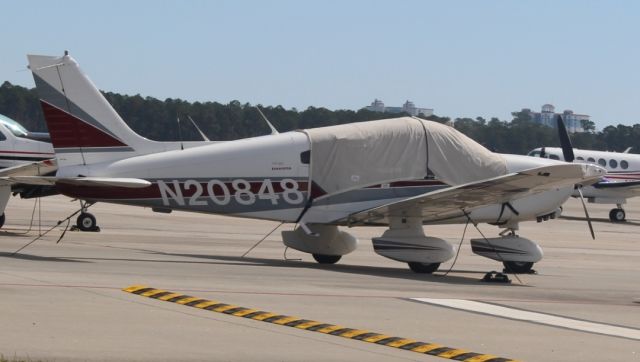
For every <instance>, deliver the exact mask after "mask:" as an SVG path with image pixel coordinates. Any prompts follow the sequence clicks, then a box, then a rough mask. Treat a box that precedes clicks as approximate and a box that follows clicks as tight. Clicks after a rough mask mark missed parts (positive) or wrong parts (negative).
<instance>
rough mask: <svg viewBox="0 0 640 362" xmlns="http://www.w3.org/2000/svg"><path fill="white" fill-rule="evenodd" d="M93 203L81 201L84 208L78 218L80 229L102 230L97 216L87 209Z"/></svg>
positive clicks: (77, 225) (77, 222)
mask: <svg viewBox="0 0 640 362" xmlns="http://www.w3.org/2000/svg"><path fill="white" fill-rule="evenodd" d="M91 205H93V203H88V202H85V201H80V207H81V208H82V211H81V212H80V215H78V218H77V219H76V227H77V228H78V230H80V231H100V227H99V226H98V224H97V221H96V217H95V216H93V214H92V213H90V212H88V211H87V210H88V209H89V207H90V206H91Z"/></svg>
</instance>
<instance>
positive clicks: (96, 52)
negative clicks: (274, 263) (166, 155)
mask: <svg viewBox="0 0 640 362" xmlns="http://www.w3.org/2000/svg"><path fill="white" fill-rule="evenodd" d="M0 10H1V11H0V19H1V21H0V27H1V31H0V46H1V51H0V81H4V80H8V81H10V82H12V83H15V84H20V85H23V86H28V87H33V80H32V78H31V74H30V73H29V72H28V71H24V69H25V66H26V57H25V54H27V53H32V54H47V55H57V54H62V52H63V51H64V50H65V49H68V50H69V51H70V53H71V55H72V56H74V57H75V58H76V60H78V62H79V63H80V65H81V66H82V67H83V69H84V70H85V71H86V72H87V73H88V74H89V76H90V77H91V78H92V79H93V81H94V82H95V83H96V84H97V85H98V87H99V88H100V89H103V90H108V91H114V92H118V93H124V94H137V93H139V94H142V95H143V96H152V97H157V98H160V99H165V98H182V99H186V100H189V101H195V100H199V101H217V102H222V103H227V102H229V101H231V100H234V99H237V100H239V101H241V102H243V103H244V102H250V103H252V104H263V105H278V104H281V105H283V106H285V107H286V108H291V107H296V108H298V109H300V110H301V109H305V108H306V107H308V106H316V107H327V108H330V109H359V108H361V107H363V106H366V105H368V104H369V103H371V102H372V101H373V99H374V98H379V99H382V100H383V101H384V102H385V104H386V105H390V106H393V105H401V104H402V103H403V102H404V101H405V100H407V99H409V100H412V101H414V103H415V104H416V106H419V107H428V108H434V109H435V112H436V114H438V115H443V116H450V117H476V116H483V117H487V118H488V117H492V116H497V117H499V118H501V119H507V120H510V119H511V116H510V112H511V111H516V110H520V109H521V108H532V109H535V110H539V109H540V106H541V105H542V104H544V103H552V104H554V105H555V106H556V110H564V109H572V110H574V111H575V112H576V113H586V114H589V115H591V116H592V120H594V121H595V122H596V126H597V128H598V129H602V128H603V127H604V126H606V125H608V124H618V123H623V124H629V125H630V124H634V123H640V112H639V110H638V108H639V106H640V70H639V68H638V67H639V66H640V2H638V1H604V0H603V1H585V0H576V1H561V0H556V1H542V0H540V1H524V0H520V1H516V0H513V1H493V0H486V1H455V0H448V1H445V0H443V1H437V2H436V1H426V0H422V1H401V0H400V1H399V0H396V1H375V0H367V1H356V0H353V1H348V0H342V1H337V0H322V1H302V0H297V1H293V0H292V1H266V0H262V1H241V0H234V1H188V0H182V1H158V0H154V1H120V0H109V1H87V0H83V1H65V0H59V1H50V0H48V1H10V0H0Z"/></svg>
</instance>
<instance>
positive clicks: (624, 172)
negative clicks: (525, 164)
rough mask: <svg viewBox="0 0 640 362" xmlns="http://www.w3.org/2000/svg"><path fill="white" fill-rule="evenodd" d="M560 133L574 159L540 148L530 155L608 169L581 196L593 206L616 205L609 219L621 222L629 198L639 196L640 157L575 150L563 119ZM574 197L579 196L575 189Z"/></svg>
mask: <svg viewBox="0 0 640 362" xmlns="http://www.w3.org/2000/svg"><path fill="white" fill-rule="evenodd" d="M558 132H559V134H560V140H561V143H563V148H568V149H571V150H573V157H571V158H567V157H565V153H566V152H563V148H558V147H540V148H536V149H534V150H532V151H531V152H529V154H528V155H529V156H533V157H542V158H548V159H552V160H561V161H566V162H576V163H587V164H597V165H599V166H601V167H603V168H605V169H606V170H607V175H606V176H605V177H604V178H603V179H602V180H600V181H598V182H596V183H594V184H592V185H589V186H584V187H582V195H583V196H584V197H585V198H587V200H588V201H589V202H591V203H597V204H615V205H616V206H617V208H614V209H611V211H609V219H610V220H611V221H614V222H622V221H625V219H626V212H625V211H624V208H623V207H622V205H624V204H625V203H626V202H627V199H628V198H630V197H636V196H640V155H637V154H631V153H626V152H625V153H622V152H605V151H595V150H581V149H577V148H573V147H572V145H571V141H570V139H569V136H568V134H567V133H566V128H565V126H564V121H563V120H562V118H561V117H560V118H558ZM573 196H574V197H579V194H578V192H577V190H576V192H574V194H573Z"/></svg>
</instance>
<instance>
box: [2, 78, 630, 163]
mask: <svg viewBox="0 0 640 362" xmlns="http://www.w3.org/2000/svg"><path fill="white" fill-rule="evenodd" d="M103 94H104V96H105V98H106V99H107V100H108V101H109V102H110V103H111V104H112V105H113V107H114V108H115V109H116V111H117V112H118V113H119V114H120V116H121V117H122V119H124V120H125V122H127V124H128V125H129V126H130V127H131V129H133V130H134V131H135V132H137V133H139V134H140V135H142V136H144V137H147V138H149V139H153V140H158V141H174V140H180V139H182V140H185V141H187V140H192V141H197V140H201V137H200V135H199V133H198V132H197V130H196V129H195V127H194V126H193V125H192V124H191V121H189V120H188V117H189V116H190V117H191V118H192V119H193V120H194V121H195V122H196V123H197V125H198V127H199V128H200V129H201V130H202V131H203V132H204V133H205V134H206V135H207V136H208V137H209V138H210V139H211V140H233V139H239V138H245V137H253V136H259V135H265V134H269V133H270V130H269V128H268V127H267V125H266V124H265V122H264V120H263V119H262V117H261V116H260V113H259V112H258V111H257V109H256V107H255V106H253V105H251V104H249V103H244V104H243V103H241V102H240V101H237V100H236V101H231V102H229V103H228V104H221V103H218V102H193V103H191V102H187V101H184V100H181V99H173V98H167V99H165V100H164V101H161V100H159V99H156V98H153V97H143V96H141V95H139V94H137V95H134V96H129V95H121V94H117V93H112V92H104V93H103ZM258 107H260V109H261V110H262V112H263V113H264V114H265V116H266V117H267V118H268V119H269V120H270V121H271V123H273V125H274V126H275V127H276V128H277V129H278V131H280V132H285V131H290V130H294V129H302V128H314V127H324V126H332V125H336V124H343V123H351V122H363V121H370V120H376V119H383V118H392V117H398V116H402V115H406V114H400V115H399V114H388V113H379V112H372V111H368V110H366V109H360V110H358V111H351V110H336V111H331V110H329V109H326V108H323V107H309V108H307V109H305V110H303V111H298V110H296V109H295V108H293V109H285V108H284V107H282V106H262V105H258ZM0 114H4V115H6V116H8V117H11V118H13V119H15V120H17V121H19V122H20V123H22V124H23V125H24V126H25V127H26V128H27V129H29V130H31V131H39V132H46V130H47V128H46V124H45V122H44V118H43V115H42V110H41V108H40V104H39V100H38V96H37V94H36V91H35V89H27V88H24V87H20V86H16V85H12V84H11V83H9V82H4V83H3V84H2V85H1V86H0ZM512 116H513V119H512V120H511V121H510V122H507V121H503V120H500V119H498V118H495V117H494V118H491V119H490V120H488V121H487V120H486V119H484V118H482V117H476V118H475V119H472V118H457V119H455V120H454V121H453V122H451V118H449V117H440V116H436V115H432V116H429V117H424V115H421V117H422V118H425V119H429V120H432V121H435V122H439V123H443V124H449V125H453V126H454V127H455V128H456V129H457V130H459V131H461V132H462V133H464V134H466V135H467V136H469V137H471V138H473V139H474V140H476V141H478V142H479V143H481V144H482V145H484V146H485V147H487V148H488V149H490V150H492V151H496V152H502V153H516V154H525V153H527V152H529V151H530V150H532V149H533V148H536V147H540V146H557V145H558V135H557V133H556V130H555V129H553V128H549V127H545V126H542V125H540V124H537V123H533V122H531V118H530V116H529V115H528V114H527V113H523V112H514V113H512ZM178 118H180V120H181V121H180V123H178V121H177V119H178ZM583 126H584V127H585V129H587V130H588V131H589V132H584V133H576V134H573V135H571V138H572V142H573V144H574V146H575V147H578V148H583V149H597V150H609V151H623V150H624V149H626V148H627V147H633V149H632V152H640V124H636V125H633V126H625V125H618V126H608V127H606V128H605V129H603V130H602V131H601V132H595V127H594V124H593V122H585V123H584V124H583Z"/></svg>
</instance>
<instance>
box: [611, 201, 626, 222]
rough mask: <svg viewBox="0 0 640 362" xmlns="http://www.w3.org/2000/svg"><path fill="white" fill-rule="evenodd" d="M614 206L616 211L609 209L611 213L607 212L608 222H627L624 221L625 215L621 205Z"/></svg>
mask: <svg viewBox="0 0 640 362" xmlns="http://www.w3.org/2000/svg"><path fill="white" fill-rule="evenodd" d="M616 206H618V208H617V209H611V211H609V220H611V221H613V222H624V221H627V220H626V217H627V214H626V213H625V212H624V209H623V208H622V204H617V205H616Z"/></svg>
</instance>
